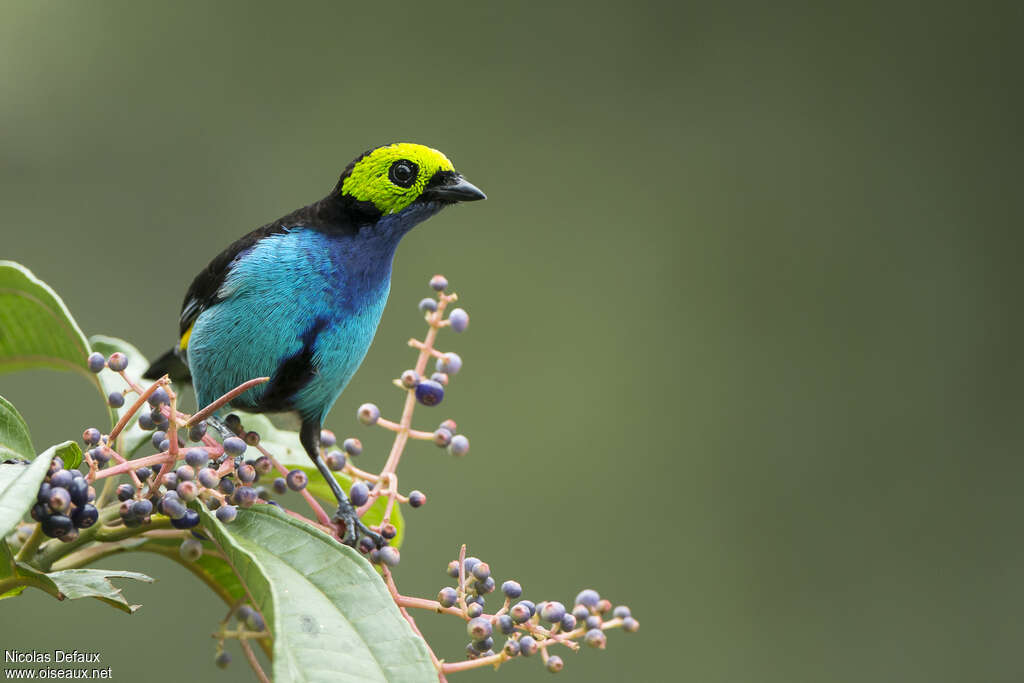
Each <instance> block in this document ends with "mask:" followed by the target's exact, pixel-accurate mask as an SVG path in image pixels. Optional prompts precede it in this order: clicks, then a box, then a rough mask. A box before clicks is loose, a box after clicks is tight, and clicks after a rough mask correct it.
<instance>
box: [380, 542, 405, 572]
mask: <svg viewBox="0 0 1024 683" xmlns="http://www.w3.org/2000/svg"><path fill="white" fill-rule="evenodd" d="M401 560H402V555H401V553H399V552H398V548H396V547H394V546H392V545H386V546H384V547H383V548H381V549H380V561H381V563H382V564H385V565H387V566H388V567H394V566H396V565H397V564H398V563H399V562H401Z"/></svg>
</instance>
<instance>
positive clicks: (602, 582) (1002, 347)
mask: <svg viewBox="0 0 1024 683" xmlns="http://www.w3.org/2000/svg"><path fill="white" fill-rule="evenodd" d="M802 5H803V3H800V4H794V5H791V6H787V4H785V3H782V4H780V3H755V2H748V3H740V4H722V3H708V4H703V5H697V4H691V3H661V4H658V3H642V2H634V3H611V2H586V3H583V2H581V3H578V4H571V5H570V4H561V3H536V4H527V3H519V4H508V5H506V6H498V5H488V4H484V3H471V2H446V3H436V2H435V3H424V2H420V3H406V2H391V3H359V4H349V3H341V2H333V3H328V2H321V3H312V2H308V3H289V4H288V5H287V6H285V5H283V4H281V5H277V6H273V7H270V6H266V7H265V6H263V5H261V4H260V3H241V2H236V3H226V2H221V3H200V2H178V3H160V4H157V3H135V2H109V1H106V2H91V3H85V2H79V3H75V2H4V3H3V4H2V5H0V7H2V9H0V74H2V76H0V226H2V227H0V235H2V241H0V258H9V259H15V260H18V261H21V262H23V263H24V264H26V265H27V266H29V267H30V268H32V269H33V270H34V271H35V273H36V274H37V275H38V276H39V277H41V278H43V279H44V280H46V281H47V282H49V283H50V284H51V285H53V286H54V287H55V288H56V289H57V291H58V292H59V293H60V294H61V295H62V296H63V297H64V298H65V300H66V301H67V303H68V306H69V307H70V309H71V310H72V311H73V312H74V314H75V315H76V316H77V318H78V320H79V322H80V324H81V325H82V327H83V328H84V329H85V331H86V332H87V333H90V334H91V333H96V332H102V333H108V334H113V335H118V336H122V337H125V338H127V339H130V340H132V341H133V342H134V343H136V344H137V345H138V346H139V347H140V348H142V349H144V350H145V351H146V353H148V354H150V355H151V356H152V355H154V354H156V353H157V352H160V351H162V350H164V349H165V348H166V347H168V346H169V344H170V343H171V342H172V341H173V339H174V333H175V329H176V323H175V320H176V317H177V313H178V310H179V306H180V303H181V298H182V294H183V292H184V289H185V288H186V286H187V284H188V282H189V281H190V280H191V277H192V276H193V274H194V273H195V272H196V271H197V270H198V269H199V268H200V267H202V266H203V265H205V263H206V262H207V261H208V260H209V258H211V257H212V255H213V254H214V253H215V252H216V251H218V250H219V249H221V248H222V247H223V246H224V245H226V244H227V243H228V242H230V241H231V240H233V239H234V238H235V237H237V236H238V235H240V234H242V233H243V232H245V231H248V230H249V229H251V228H253V227H256V226H258V225H260V224H262V223H264V222H266V221H269V220H272V219H274V218H276V217H277V216H279V215H281V214H283V213H285V212H287V211H289V210H291V209H292V208H295V207H297V206H299V205H301V204H304V203H306V202H308V201H311V200H313V199H316V198H318V197H320V196H322V195H323V194H324V193H325V192H326V191H327V190H328V189H329V188H330V187H331V186H332V184H333V183H334V182H335V180H336V177H337V175H338V173H339V171H340V170H341V169H342V168H343V167H344V166H345V164H346V163H347V162H348V161H349V160H350V159H351V158H352V157H353V156H355V155H356V154H357V153H359V152H361V151H363V150H364V149H366V148H368V147H372V146H375V145H378V144H382V143H385V142H389V141H394V140H412V141H418V142H423V143H426V144H429V145H432V146H435V147H437V148H439V149H441V150H443V151H445V152H446V153H447V154H448V155H449V156H450V157H451V158H452V159H453V160H454V161H455V164H456V166H457V168H459V169H460V170H461V171H463V172H464V173H465V174H466V176H467V177H468V178H470V179H471V180H472V181H473V182H475V183H477V184H478V185H479V186H480V187H482V188H483V189H484V190H485V191H486V192H487V193H488V195H489V197H490V198H489V200H488V201H487V202H484V203H481V204H475V205H471V206H465V207H459V208H456V209H453V210H449V211H448V212H447V213H445V214H443V215H442V216H440V217H438V218H436V219H434V220H432V221H430V222H429V223H428V224H426V225H424V226H421V227H420V228H418V229H416V230H415V231H413V232H412V233H411V234H410V235H409V236H408V237H407V238H406V240H405V242H404V243H403V245H402V247H401V249H400V251H399V253H398V257H397V261H396V264H395V278H394V283H393V289H392V297H391V301H390V304H389V306H388V309H387V311H386V313H385V315H384V320H383V323H382V324H381V327H380V330H379V334H378V337H377V340H376V342H375V344H374V346H373V348H372V349H371V351H370V354H369V356H368V357H367V359H366V362H365V364H364V365H363V369H362V370H361V372H360V373H359V375H358V376H357V377H356V379H355V380H354V381H353V382H352V384H351V385H350V387H349V389H348V390H347V391H346V392H345V394H344V395H343V396H342V398H341V400H340V401H339V403H338V404H337V406H336V409H335V410H334V412H333V413H332V415H331V417H330V419H329V426H330V427H332V428H334V429H335V430H337V431H338V432H339V434H341V435H356V436H359V437H361V438H363V439H364V441H365V442H366V443H367V444H368V447H369V448H368V453H367V454H366V455H364V456H363V461H362V462H363V464H364V465H365V466H367V467H379V466H380V465H381V464H382V463H383V459H384V455H383V449H384V448H385V446H386V443H385V440H384V439H383V438H382V436H381V435H376V434H374V433H373V432H372V431H371V430H369V429H367V428H364V427H361V426H359V425H357V424H356V423H355V421H354V419H353V415H354V411H355V407H356V406H357V405H358V404H359V403H362V402H364V401H375V402H378V403H380V404H381V405H382V407H383V408H384V410H385V413H386V414H391V415H394V414H395V413H396V412H397V411H398V408H399V405H400V402H401V397H400V396H399V395H398V393H397V392H396V391H395V390H394V389H393V388H391V387H390V386H389V383H388V380H390V379H391V378H392V377H395V376H397V374H398V373H399V372H400V371H401V370H402V369H404V368H405V367H407V366H408V365H409V364H410V363H411V359H412V355H411V353H410V351H409V350H408V349H407V348H406V347H405V340H406V339H407V338H408V337H410V336H412V335H414V334H420V333H421V331H422V325H421V324H420V323H419V322H418V315H417V314H416V311H415V303H416V301H417V300H418V299H419V298H420V297H421V296H423V295H425V294H426V293H427V290H426V287H425V284H426V280H427V279H428V277H429V276H430V275H431V274H433V273H435V272H443V273H445V274H446V275H448V277H449V279H450V280H451V282H452V284H453V287H454V289H455V290H457V291H458V292H459V293H460V295H461V296H462V302H463V304H464V305H465V307H466V308H467V309H468V310H469V312H470V314H471V316H472V325H471V327H470V330H469V332H468V333H467V334H465V335H463V336H461V337H455V336H454V335H451V336H450V337H449V338H448V339H447V340H446V342H445V343H446V344H447V345H448V348H450V349H452V350H457V351H458V352H459V353H460V354H461V355H462V356H463V358H464V359H465V362H466V365H465V369H464V370H463V373H462V374H461V375H460V376H459V377H458V378H457V380H456V381H455V383H454V384H453V387H452V390H451V391H450V393H449V396H448V398H447V399H446V402H445V404H444V406H443V407H442V408H440V409H438V410H440V412H437V411H433V412H431V411H429V410H426V409H424V410H421V411H420V413H419V416H420V419H419V422H420V424H421V425H422V426H425V427H430V426H432V425H434V424H436V423H437V422H439V421H440V420H441V419H442V418H445V417H454V418H456V419H457V420H458V422H459V425H460V428H461V429H462V430H463V431H465V432H466V433H467V434H468V435H469V436H470V438H471V440H472V444H473V450H472V453H471V454H470V455H469V456H468V457H467V458H465V459H463V460H460V461H454V460H453V459H451V458H450V457H448V456H447V455H445V454H443V453H441V452H440V451H437V450H436V449H433V448H432V447H429V446H423V445H421V446H420V447H418V448H413V449H412V450H411V451H410V453H409V455H408V457H407V459H406V461H405V463H404V465H403V468H402V471H401V477H402V485H403V488H405V489H409V488H420V489H422V490H424V491H426V492H427V493H428V494H429V496H430V503H429V504H428V506H427V507H425V508H423V509H421V510H418V511H413V512H412V513H411V514H409V515H408V516H407V519H408V522H409V526H408V540H407V543H406V545H405V547H404V548H403V562H402V565H401V566H400V567H399V569H398V571H397V577H398V581H399V583H400V586H401V587H402V589H403V590H404V591H405V592H407V593H410V594H418V595H433V594H434V593H436V591H437V590H438V588H440V587H441V586H442V585H444V583H445V582H446V577H445V576H444V573H443V568H444V566H445V564H446V562H447V561H448V560H449V559H451V558H452V557H454V555H455V553H456V552H457V550H458V546H459V544H460V543H463V542H468V543H469V544H470V549H471V552H472V553H473V554H476V555H479V556H481V557H483V558H484V559H486V560H488V561H489V562H490V563H491V566H492V567H493V568H494V569H495V571H496V574H497V575H498V577H499V578H502V579H503V578H508V577H515V578H518V579H519V580H520V581H521V582H522V583H523V584H524V585H525V587H526V588H527V591H528V593H530V594H531V595H533V596H536V597H539V598H548V599H562V600H571V599H572V596H573V595H574V594H575V592H576V591H577V590H578V589H579V588H581V587H584V586H594V587H596V588H599V589H600V590H601V591H602V593H604V594H605V595H606V596H608V597H610V598H611V599H612V600H614V601H615V602H626V603H628V604H630V605H631V606H632V608H633V610H634V613H635V614H636V616H638V617H639V619H640V621H641V624H642V627H641V631H640V633H638V634H636V635H630V634H623V633H620V632H615V633H612V634H611V637H610V639H609V647H608V651H606V652H603V653H596V652H593V651H586V652H582V653H580V654H579V655H568V654H566V653H562V655H563V657H564V658H565V659H566V662H567V664H566V669H565V671H564V672H563V673H562V674H561V676H562V679H564V680H567V681H583V680H588V681H621V680H627V679H630V680H638V681H662V680H682V681H780V682H782V681H785V682H790V681H1020V680H1022V679H1024V664H1022V662H1021V659H1020V656H1019V652H1020V641H1021V636H1022V631H1021V627H1020V619H1021V615H1022V614H1024V581H1022V576H1021V573H1022V570H1024V548H1022V547H1021V544H1020V542H1019V535H1020V534H1019V531H1020V497H1019V493H1018V491H1019V489H1020V484H1019V481H1020V477H1021V475H1022V474H1024V463H1022V460H1021V458H1022V453H1021V443H1022V436H1024V434H1022V432H1024V424H1022V421H1021V419H1020V413H1021V407H1022V406H1021V404H1022V395H1021V386H1022V381H1024V368H1022V364H1021V361H1020V358H1021V357H1020V347H1021V341H1022V332H1024V330H1022V322H1021V315H1020V309H1019V298H1020V293H1021V286H1022V282H1021V279H1022V278H1021V276H1020V270H1021V267H1020V260H1021V247H1022V246H1024V241H1022V240H1021V238H1020V229H1021V218H1022V217H1024V211H1022V202H1021V198H1020V194H1021V192H1020V183H1021V178H1022V170H1024V169H1022V164H1021V151H1022V150H1021V148H1022V146H1021V127H1020V122H1021V118H1022V117H1021V115H1022V108H1021V92H1020V82H1021V80H1020V79H1021V64H1022V59H1021V58H1022V55H1021V50H1020V35H1021V28H1022V22H1021V10H1020V8H1019V5H1018V4H1015V3H1006V4H1004V5H996V4H989V3H971V4H966V3H965V4H964V5H962V6H960V7H954V6H953V5H947V4H944V3H922V4H920V5H919V6H897V5H894V4H892V3H884V4H878V5H876V6H869V5H865V4H864V3H854V2H847V3H840V4H836V5H833V6H832V7H829V8H824V7H819V8H816V9H815V8H810V7H804V6H802ZM0 393H2V394H4V395H5V396H7V397H8V398H10V399H12V400H13V401H14V403H15V404H16V405H17V406H18V407H19V408H20V409H21V410H22V411H23V413H24V414H25V416H26V418H27V419H28V421H29V423H30V425H31V426H32V428H33V435H34V440H35V443H36V446H37V447H38V448H40V449H41V448H43V447H45V446H47V445H49V444H51V443H53V442H55V441H58V440H63V439H65V438H75V436H76V435H77V434H79V433H80V432H81V430H82V428H83V427H85V426H88V425H90V424H97V423H99V422H100V421H101V420H102V418H103V415H104V412H103V406H102V404H101V402H100V401H99V400H98V399H97V398H96V396H95V395H94V394H93V393H92V390H91V389H90V388H89V387H88V386H87V384H86V383H85V382H82V381H81V380H80V379H78V378H76V377H74V376H71V375H60V374H56V373H43V372H39V373H22V374H19V375H4V376H0ZM105 566H118V567H125V568H136V569H140V570H142V571H147V572H149V573H152V574H155V575H157V576H159V578H160V581H159V583H157V584H154V585H151V586H148V585H130V586H127V587H126V589H127V591H128V595H129V597H130V598H131V599H132V600H133V601H135V602H141V603H143V604H144V607H143V608H142V609H141V610H140V611H139V612H138V613H137V614H136V615H134V616H132V617H128V616H125V615H123V614H121V613H118V612H115V611H113V610H110V609H109V608H108V607H106V606H104V605H101V604H99V603H94V602H82V603H76V604H60V603H57V602H55V601H53V600H51V599H50V598H49V597H47V596H45V595H43V594H41V593H38V592H28V593H26V594H25V595H24V596H22V597H20V598H18V599H16V600H10V601H5V602H4V603H3V605H2V606H0V644H2V645H0V646H2V647H3V648H10V647H19V648H22V649H32V648H35V649H45V648H54V647H63V648H72V647H78V648H79V649H86V650H89V649H99V650H101V652H102V655H103V661H104V663H105V664H107V665H110V666H112V667H113V669H114V674H115V677H116V679H117V680H140V679H142V678H145V679H146V680H148V681H154V682H156V681H177V680H181V677H182V675H183V674H184V675H187V676H191V677H193V678H197V679H199V680H208V679H209V680H219V681H232V680H239V681H241V680H248V679H249V674H248V671H247V669H246V667H245V665H244V662H243V661H241V659H240V657H239V656H238V653H237V652H236V663H235V664H234V665H233V666H232V669H231V670H229V672H227V673H225V674H221V673H220V672H217V671H216V670H215V668H214V667H213V664H212V659H213V644H212V641H211V639H210V638H209V633H210V632H211V631H212V630H213V628H214V624H215V621H216V620H217V619H219V618H220V616H221V615H222V613H223V608H222V606H221V605H220V604H217V603H216V601H215V599H214V598H213V597H212V596H211V595H210V594H209V593H208V592H207V591H206V589H205V588H204V587H203V586H202V585H200V584H199V582H198V581H196V580H194V579H192V577H191V576H190V575H189V574H187V573H186V572H185V571H184V570H183V569H181V568H179V567H178V566H176V565H173V564H171V563H169V562H166V561H164V560H161V559H154V558H152V557H149V556H125V557H123V558H117V559H112V560H109V561H107V562H106V565H105ZM420 623H421V624H422V625H423V627H424V628H425V630H426V631H427V633H428V636H429V637H430V639H431V640H432V642H433V643H434V644H435V647H436V649H437V650H438V652H439V654H440V655H441V656H443V657H447V658H449V659H458V658H460V657H461V655H462V647H463V645H464V641H465V636H464V632H463V629H462V627H461V626H460V625H459V624H458V623H457V622H455V621H454V620H452V619H450V618H440V617H436V616H433V615H424V616H422V617H421V618H420ZM125 638H127V639H128V640H129V641H130V642H131V646H128V645H125V644H124V643H125V642H126V640H125ZM168 647H169V648H171V649H167V648H168ZM547 675H548V674H546V673H545V672H543V669H542V666H541V664H540V662H539V661H525V662H513V663H511V664H509V665H508V666H506V667H503V668H502V670H501V671H499V672H497V673H496V674H495V673H494V672H491V671H478V672H474V673H469V674H460V675H458V676H457V677H455V680H467V681H472V680H479V681H487V680H507V681H512V680H532V679H533V678H534V677H538V676H547Z"/></svg>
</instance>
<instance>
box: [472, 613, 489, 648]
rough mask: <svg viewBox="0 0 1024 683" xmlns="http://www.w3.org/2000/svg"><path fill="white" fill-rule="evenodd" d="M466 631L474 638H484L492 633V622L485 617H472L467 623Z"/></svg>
mask: <svg viewBox="0 0 1024 683" xmlns="http://www.w3.org/2000/svg"><path fill="white" fill-rule="evenodd" d="M466 633H468V634H469V637H470V638H472V639H473V640H483V639H484V638H487V637H488V636H490V635H491V622H490V621H488V620H487V619H484V618H483V617H477V618H475V619H470V620H469V623H467V624H466ZM485 649H486V648H485Z"/></svg>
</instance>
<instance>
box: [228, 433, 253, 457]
mask: <svg viewBox="0 0 1024 683" xmlns="http://www.w3.org/2000/svg"><path fill="white" fill-rule="evenodd" d="M223 445H224V452H225V453H227V454H228V455H232V456H238V455H242V454H243V453H245V449H246V448H247V446H246V445H245V441H243V440H242V439H239V438H238V437H237V436H229V437H228V438H226V439H224V444H223Z"/></svg>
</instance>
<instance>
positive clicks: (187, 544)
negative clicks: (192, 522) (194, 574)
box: [178, 538, 203, 562]
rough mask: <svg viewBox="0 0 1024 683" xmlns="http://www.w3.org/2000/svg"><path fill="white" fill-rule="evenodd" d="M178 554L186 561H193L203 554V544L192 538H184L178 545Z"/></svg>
mask: <svg viewBox="0 0 1024 683" xmlns="http://www.w3.org/2000/svg"><path fill="white" fill-rule="evenodd" d="M178 554H179V555H181V559H183V560H185V561H186V562H195V561H196V560H198V559H199V558H200V557H202V556H203V544H202V543H201V542H200V541H198V540H196V539H194V538H186V539H185V540H184V541H182V542H181V545H180V546H178Z"/></svg>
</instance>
